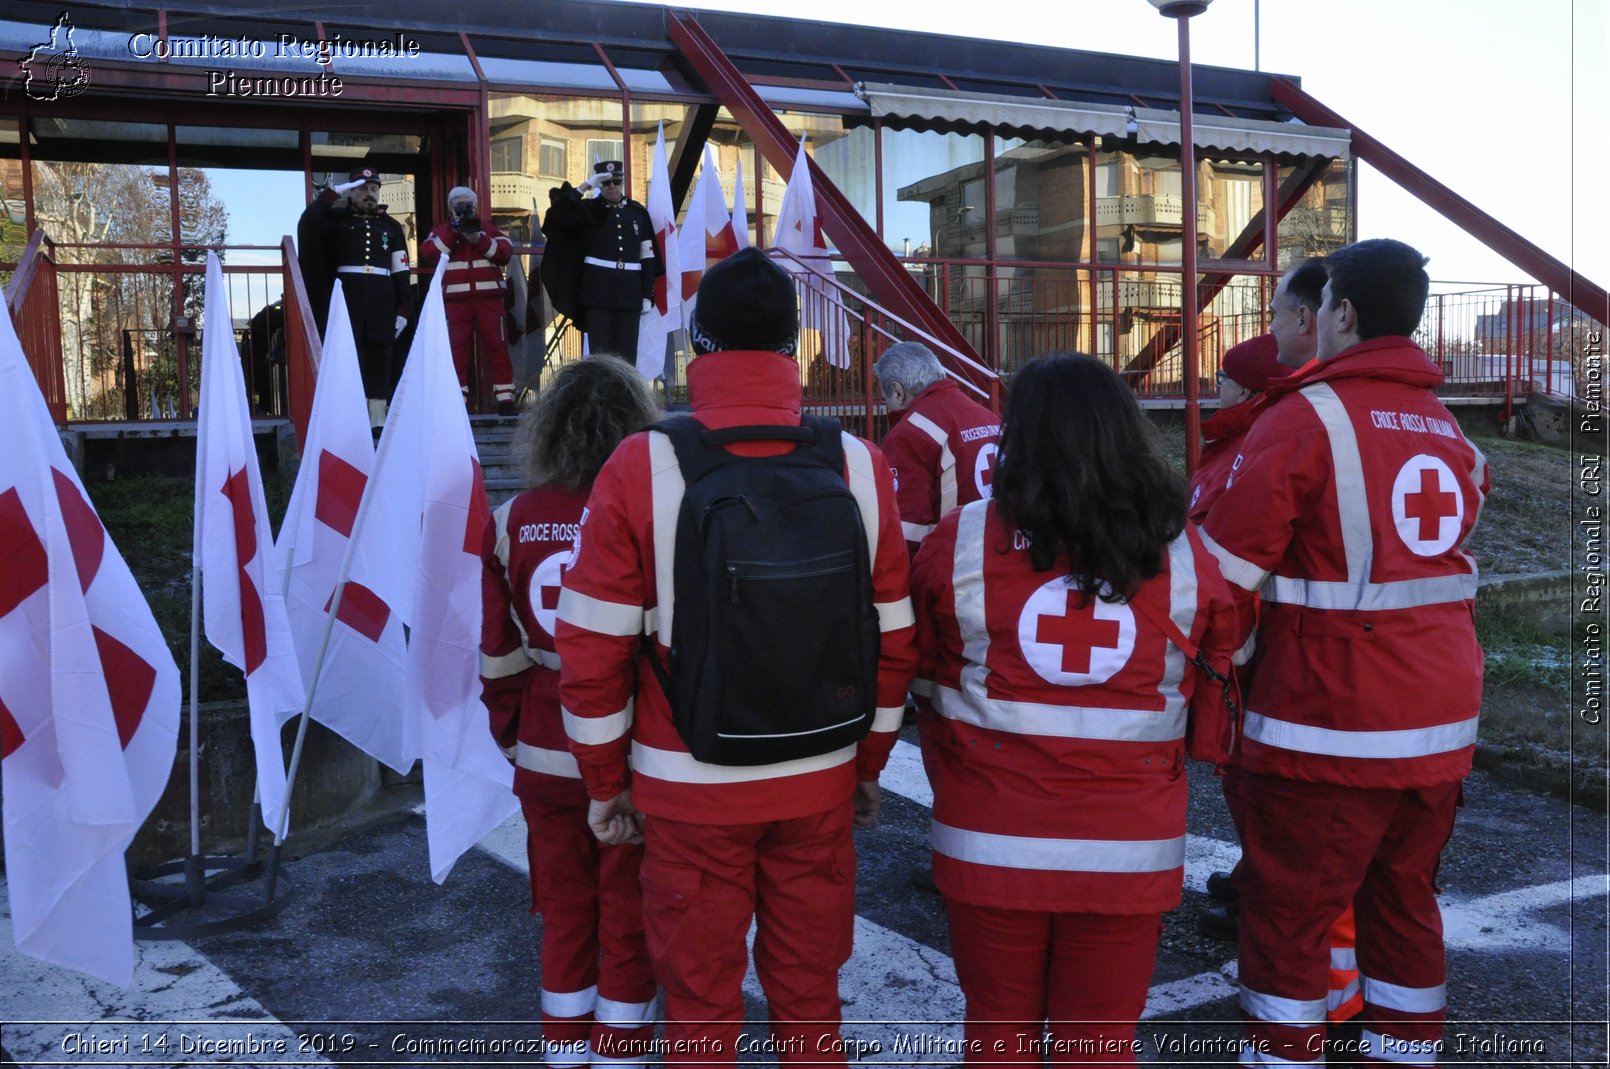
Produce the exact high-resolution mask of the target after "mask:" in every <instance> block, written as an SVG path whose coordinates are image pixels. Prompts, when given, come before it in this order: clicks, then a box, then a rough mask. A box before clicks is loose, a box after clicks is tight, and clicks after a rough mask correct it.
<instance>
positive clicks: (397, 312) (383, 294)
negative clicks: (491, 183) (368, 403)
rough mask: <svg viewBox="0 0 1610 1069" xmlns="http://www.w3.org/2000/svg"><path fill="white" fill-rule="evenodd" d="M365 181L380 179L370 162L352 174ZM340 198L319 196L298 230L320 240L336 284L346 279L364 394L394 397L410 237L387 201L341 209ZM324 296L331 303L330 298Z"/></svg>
mask: <svg viewBox="0 0 1610 1069" xmlns="http://www.w3.org/2000/svg"><path fill="white" fill-rule="evenodd" d="M359 180H362V181H364V182H366V183H371V184H373V185H376V186H378V185H379V184H380V176H379V175H378V174H376V173H375V172H374V171H373V170H371V169H369V168H367V167H360V168H357V169H356V170H354V171H353V172H352V174H351V175H350V176H349V177H348V181H359ZM339 199H340V195H339V194H337V193H336V192H335V190H333V189H326V190H325V191H324V192H322V193H320V194H319V195H318V196H317V197H315V198H314V199H313V203H311V204H309V205H308V206H307V210H306V211H304V212H303V213H302V219H301V221H300V222H299V223H298V225H297V234H298V236H299V237H300V238H301V240H302V243H303V245H304V247H306V246H309V245H311V244H313V243H315V242H316V243H318V244H319V245H320V249H319V252H320V253H321V254H322V257H323V261H324V263H326V264H328V265H329V268H330V270H331V272H332V275H331V284H332V287H333V282H334V279H340V280H341V289H342V292H343V293H345V294H346V298H347V313H348V314H349V315H350V316H351V317H352V334H353V338H354V340H355V341H356V342H357V345H358V367H359V368H360V370H361V371H362V372H363V392H364V396H366V397H368V398H369V399H370V400H372V401H390V400H391V394H392V391H393V390H394V389H395V388H396V385H397V380H398V378H399V377H400V376H401V372H402V367H401V365H402V361H401V360H400V359H399V358H398V357H397V355H396V337H397V334H398V330H397V317H398V316H403V317H405V318H406V317H407V316H408V314H409V312H410V311H411V310H412V307H413V284H412V280H411V279H410V278H409V277H408V241H407V236H406V235H405V234H404V233H403V228H402V225H401V224H400V223H398V222H397V220H395V219H393V218H391V216H389V215H387V214H386V206H385V205H384V204H382V205H380V206H379V207H378V208H377V209H376V210H375V211H372V212H366V211H362V210H360V209H358V208H356V207H351V208H347V209H345V210H338V209H336V208H335V203H336V201H337V200H339ZM324 301H325V303H328V297H326V298H324Z"/></svg>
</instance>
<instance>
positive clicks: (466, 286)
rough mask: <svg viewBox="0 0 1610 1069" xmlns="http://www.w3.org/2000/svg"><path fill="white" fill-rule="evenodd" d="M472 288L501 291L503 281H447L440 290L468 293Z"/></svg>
mask: <svg viewBox="0 0 1610 1069" xmlns="http://www.w3.org/2000/svg"><path fill="white" fill-rule="evenodd" d="M473 290H490V291H494V292H502V290H503V283H501V282H486V281H481V282H475V283H470V282H452V283H449V284H447V285H445V286H443V287H442V292H443V293H469V292H471V291H473Z"/></svg>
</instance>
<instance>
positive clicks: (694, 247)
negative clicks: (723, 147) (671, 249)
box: [681, 145, 738, 322]
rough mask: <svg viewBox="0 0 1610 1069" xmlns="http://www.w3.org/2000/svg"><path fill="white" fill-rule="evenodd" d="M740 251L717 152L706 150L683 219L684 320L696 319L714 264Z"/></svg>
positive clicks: (706, 148) (708, 148) (706, 147)
mask: <svg viewBox="0 0 1610 1069" xmlns="http://www.w3.org/2000/svg"><path fill="white" fill-rule="evenodd" d="M737 251H738V243H737V240H736V239H735V238H734V237H733V230H732V219H731V218H730V217H729V216H728V215H727V202H726V201H725V200H724V199H723V198H722V194H721V172H720V171H719V170H718V169H717V168H716V157H715V153H714V152H712V151H711V150H710V146H709V145H706V146H705V147H704V169H703V170H702V171H700V172H699V182H698V185H696V186H695V187H694V189H693V192H692V194H691V195H690V197H689V199H688V211H687V214H686V215H684V216H683V217H682V249H681V256H682V318H683V320H684V321H685V322H686V321H691V320H692V319H693V308H694V306H695V305H697V303H698V296H699V294H698V290H699V282H700V280H702V279H703V278H704V273H705V271H706V270H708V269H709V267H710V265H711V264H716V263H720V262H721V261H722V260H725V259H726V258H727V257H729V256H731V255H732V254H733V253H735V252H737Z"/></svg>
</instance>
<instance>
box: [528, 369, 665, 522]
mask: <svg viewBox="0 0 1610 1069" xmlns="http://www.w3.org/2000/svg"><path fill="white" fill-rule="evenodd" d="M659 416H660V406H659V402H658V401H657V400H656V399H655V397H654V391H653V389H651V388H650V387H649V384H648V383H647V381H645V380H644V378H643V376H642V375H640V374H638V372H637V369H636V368H634V367H632V365H630V364H628V363H626V362H625V361H624V360H621V359H620V358H618V357H614V356H606V355H602V354H596V355H594V356H593V357H592V358H591V359H588V360H582V361H579V362H577V363H574V364H567V365H565V366H564V367H563V368H560V369H559V371H558V373H557V374H555V375H554V376H553V378H552V379H550V380H549V381H548V385H547V386H546V387H545V388H544V389H543V390H542V392H541V393H539V394H537V400H536V403H535V404H533V405H532V406H531V407H530V408H529V409H527V410H526V413H525V415H524V417H523V418H522V419H521V420H520V429H519V430H518V431H516V432H515V441H516V445H515V451H516V454H517V455H518V456H520V457H521V458H522V459H523V460H524V461H525V464H524V467H525V475H526V478H527V479H528V480H529V481H530V483H531V485H533V486H536V485H540V484H542V483H558V484H559V485H560V486H562V487H564V488H565V489H566V490H572V491H577V492H579V491H583V490H589V489H591V488H592V485H593V480H594V479H596V478H597V477H598V470H599V469H600V468H602V467H603V466H604V461H606V460H608V459H609V455H610V454H611V453H613V452H614V451H615V447H616V446H617V445H619V444H620V442H621V439H622V438H625V437H626V436H627V435H629V434H631V433H633V432H634V431H640V430H642V429H643V428H644V427H646V426H648V425H649V424H650V423H653V422H654V421H655V420H656V419H658V418H659Z"/></svg>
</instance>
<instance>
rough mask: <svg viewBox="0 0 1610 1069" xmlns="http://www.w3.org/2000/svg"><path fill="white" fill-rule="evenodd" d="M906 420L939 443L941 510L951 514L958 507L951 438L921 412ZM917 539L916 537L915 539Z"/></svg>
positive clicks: (954, 461)
mask: <svg viewBox="0 0 1610 1069" xmlns="http://www.w3.org/2000/svg"><path fill="white" fill-rule="evenodd" d="M906 422H908V423H910V424H911V425H912V426H913V427H915V428H916V429H917V430H919V431H921V432H922V433H924V434H926V435H927V436H928V437H930V438H932V439H933V440H934V441H935V442H937V443H938V444H939V512H938V515H940V516H946V515H949V513H950V510H951V509H953V508H955V507H956V456H955V454H954V453H952V452H951V451H950V439H949V437H948V436H947V435H946V434H945V432H944V431H943V430H941V429H940V428H939V424H937V423H935V422H934V421H933V420H931V419H929V418H928V417H927V416H925V415H923V414H922V413H920V412H910V411H908V412H907V413H906ZM913 541H916V539H913Z"/></svg>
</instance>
